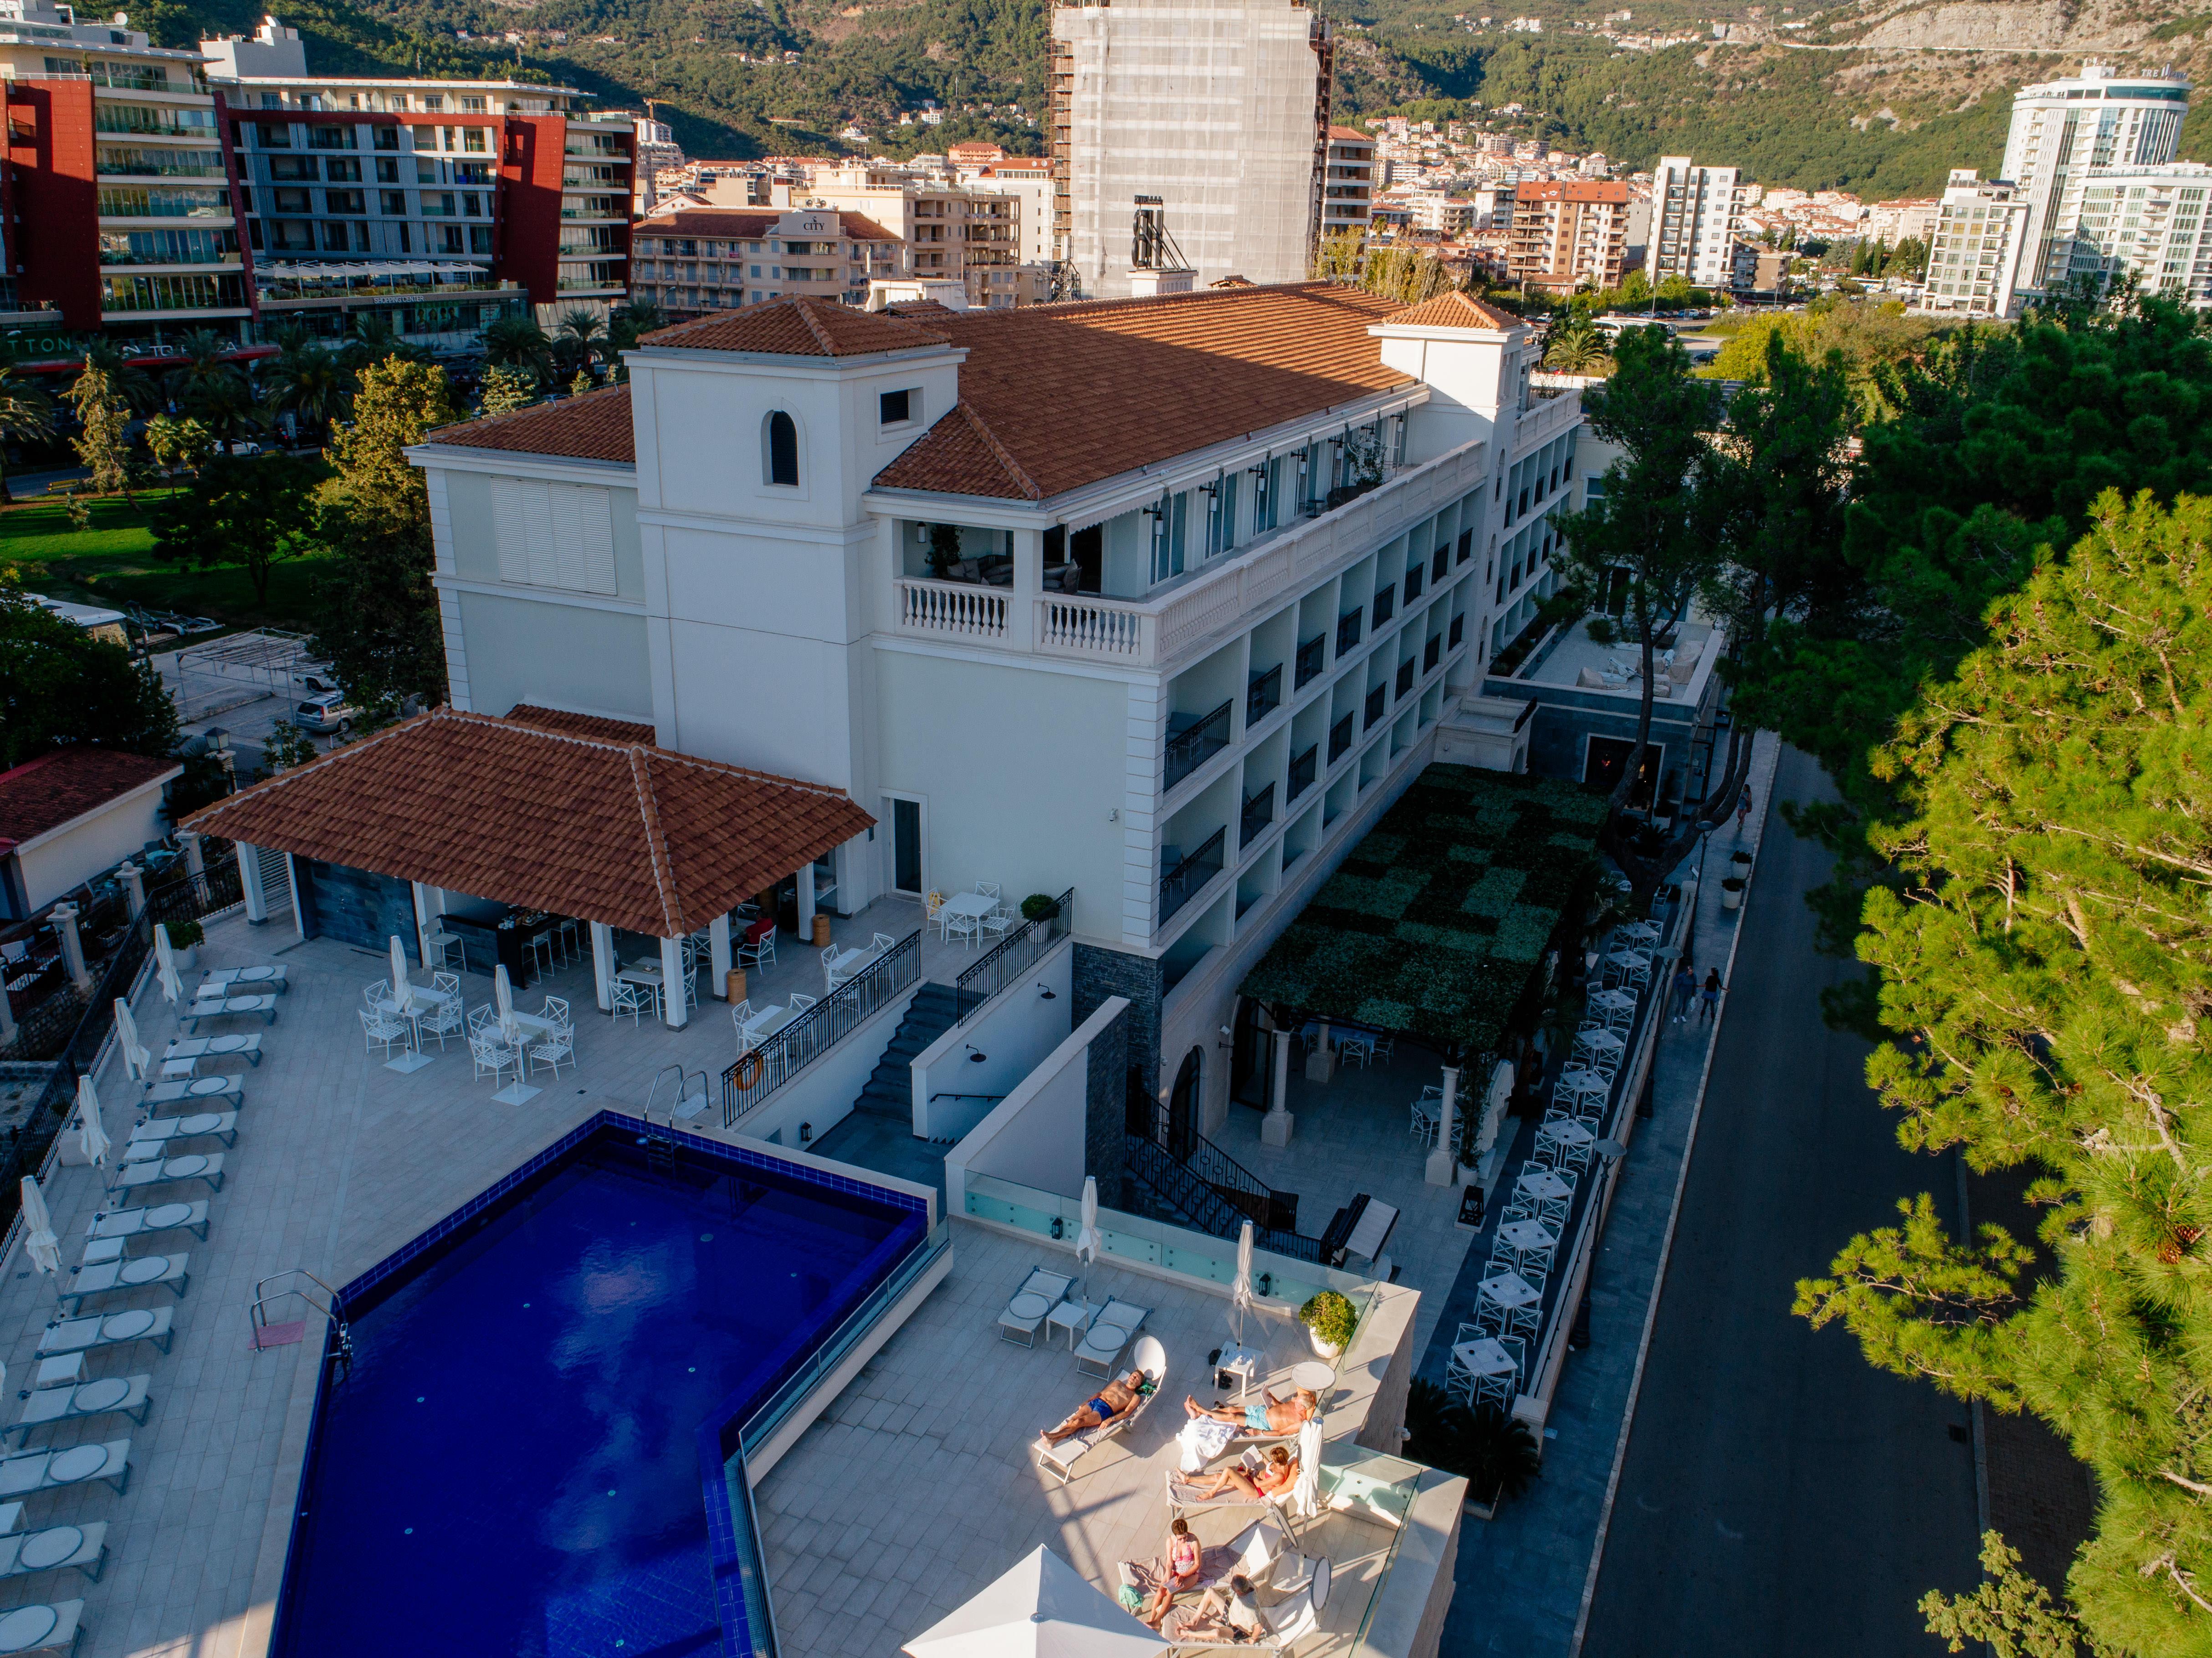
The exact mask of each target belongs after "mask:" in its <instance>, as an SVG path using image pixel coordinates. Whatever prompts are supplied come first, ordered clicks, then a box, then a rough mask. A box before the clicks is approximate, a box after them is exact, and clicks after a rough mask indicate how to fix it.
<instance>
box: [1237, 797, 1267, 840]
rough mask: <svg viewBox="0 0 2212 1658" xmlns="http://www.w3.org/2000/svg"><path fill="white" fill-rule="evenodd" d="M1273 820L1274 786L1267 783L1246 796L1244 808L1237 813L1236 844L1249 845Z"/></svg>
mask: <svg viewBox="0 0 2212 1658" xmlns="http://www.w3.org/2000/svg"><path fill="white" fill-rule="evenodd" d="M1274 821H1275V786H1274V785H1273V783H1269V784H1267V786H1264V787H1262V788H1261V789H1260V790H1259V791H1258V792H1257V793H1254V794H1251V795H1249V796H1248V797H1247V798H1246V799H1245V801H1244V809H1243V811H1241V812H1240V813H1238V814H1237V845H1238V846H1239V847H1249V846H1250V845H1251V844H1252V842H1253V841H1254V839H1255V837H1256V836H1257V835H1259V833H1260V831H1261V830H1262V829H1266V828H1267V825H1268V824H1270V823H1273V822H1274Z"/></svg>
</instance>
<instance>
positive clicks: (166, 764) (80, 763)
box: [0, 746, 184, 852]
mask: <svg viewBox="0 0 2212 1658" xmlns="http://www.w3.org/2000/svg"><path fill="white" fill-rule="evenodd" d="M183 769H184V768H183V767H181V766H179V764H178V763H177V762H175V761H173V760H156V759H155V758H153V757H152V756H148V755H143V754H127V753H125V751H124V750H121V749H94V748H86V747H82V746H80V747H76V748H69V749H56V750H54V751H53V752H52V753H51V754H42V755H40V756H37V757H36V758H34V759H30V760H26V761H25V762H23V763H22V764H21V765H20V766H15V767H12V768H9V770H7V771H0V852H4V851H7V850H8V849H9V848H10V847H16V846H20V845H21V844H22V843H23V842H24V841H35V840H36V839H38V837H39V836H40V835H44V834H46V833H47V832H48V831H49V830H51V829H59V828H61V827H62V826H63V825H64V823H71V822H73V821H74V820H76V819H77V818H79V817H83V816H84V815H85V813H87V812H88V811H97V810H98V809H99V808H100V807H101V806H104V805H107V803H108V802H109V801H111V800H119V799H122V798H123V797H124V796H125V795H126V794H128V793H131V791H132V790H133V789H137V788H143V787H144V786H146V785H147V784H149V783H151V782H155V781H157V780H160V779H162V778H167V777H173V776H176V775H177V774H179V773H180V772H181V771H183Z"/></svg>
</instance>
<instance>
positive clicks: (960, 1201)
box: [945, 996, 1129, 1215]
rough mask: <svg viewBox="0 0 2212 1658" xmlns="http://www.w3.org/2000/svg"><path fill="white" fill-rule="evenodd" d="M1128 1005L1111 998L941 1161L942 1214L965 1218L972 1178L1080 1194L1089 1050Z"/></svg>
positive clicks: (1064, 1194) (1059, 1193) (1088, 1092)
mask: <svg viewBox="0 0 2212 1658" xmlns="http://www.w3.org/2000/svg"><path fill="white" fill-rule="evenodd" d="M1128 1005H1129V1004H1128V1002H1127V999H1125V998H1123V997H1120V996H1114V997H1109V999H1107V1001H1106V1003H1105V1005H1103V1006H1102V1007H1101V1008H1100V1009H1099V1010H1098V1011H1097V1012H1096V1013H1093V1014H1092V1015H1091V1017H1089V1018H1087V1019H1085V1021H1084V1022H1083V1023H1082V1024H1081V1025H1079V1027H1077V1029H1075V1030H1073V1032H1071V1033H1070V1034H1069V1035H1068V1037H1067V1039H1066V1041H1065V1042H1061V1043H1060V1046H1059V1047H1057V1048H1054V1049H1053V1050H1052V1052H1051V1053H1050V1054H1048V1055H1047V1056H1046V1058H1045V1060H1044V1061H1043V1063H1042V1064H1040V1065H1039V1066H1036V1069H1034V1070H1033V1071H1031V1072H1030V1074H1029V1075H1028V1076H1026V1077H1024V1078H1022V1080H1021V1081H1020V1082H1019V1083H1018V1084H1016V1085H1015V1087H1014V1090H1013V1092H1012V1093H1011V1094H1009V1095H1007V1096H1006V1098H1005V1099H1004V1100H1003V1101H1001V1102H1000V1103H999V1104H997V1105H995V1106H994V1107H993V1108H991V1112H990V1114H989V1115H987V1116H986V1117H985V1118H984V1119H983V1121H981V1122H979V1123H977V1124H976V1125H975V1127H974V1128H972V1129H970V1130H969V1133H967V1134H966V1135H965V1136H964V1137H963V1139H961V1141H960V1143H959V1144H958V1145H956V1146H954V1147H953V1148H952V1149H951V1151H948V1152H946V1153H945V1212H946V1213H947V1214H951V1215H959V1214H964V1213H966V1212H967V1208H968V1186H967V1181H968V1175H969V1171H971V1170H972V1171H974V1172H975V1173H976V1174H978V1175H993V1176H994V1177H995V1178H997V1179H999V1180H1004V1181H1015V1182H1016V1183H1018V1184H1019V1185H1022V1186H1028V1187H1035V1188H1036V1189H1037V1190H1038V1191H1040V1192H1050V1193H1054V1194H1055V1195H1057V1196H1060V1197H1066V1198H1073V1197H1079V1196H1080V1195H1081V1194H1082V1192H1083V1164H1084V1150H1085V1127H1086V1120H1087V1118H1088V1116H1089V1111H1090V1099H1091V1043H1092V1042H1094V1041H1096V1040H1097V1038H1098V1037H1099V1036H1100V1035H1103V1034H1104V1033H1105V1031H1106V1030H1107V1029H1109V1027H1111V1026H1112V1024H1113V1023H1114V1021H1115V1019H1116V1018H1118V1017H1120V1016H1121V1013H1122V1012H1123V1011H1126V1010H1127V1007H1128ZM976 1068H977V1069H978V1070H981V1068H982V1067H981V1066H977V1067H976Z"/></svg>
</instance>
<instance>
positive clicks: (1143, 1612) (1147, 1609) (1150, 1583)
mask: <svg viewBox="0 0 2212 1658" xmlns="http://www.w3.org/2000/svg"><path fill="white" fill-rule="evenodd" d="M1204 1559H1205V1551H1204V1550H1202V1549H1201V1548H1200V1546H1199V1543H1198V1539H1197V1538H1195V1537H1194V1536H1192V1535H1191V1531H1190V1521H1188V1520H1185V1519H1184V1518H1183V1517H1182V1515H1176V1519H1175V1521H1174V1523H1173V1524H1171V1525H1170V1526H1169V1527H1168V1552H1167V1554H1166V1556H1165V1558H1163V1559H1162V1560H1161V1561H1159V1562H1158V1564H1146V1565H1142V1566H1135V1567H1133V1568H1132V1569H1131V1571H1130V1576H1132V1577H1133V1578H1134V1579H1135V1580H1136V1584H1137V1587H1138V1588H1141V1589H1149V1590H1150V1591H1151V1593H1150V1594H1147V1595H1146V1598H1145V1601H1144V1604H1143V1605H1142V1606H1139V1607H1138V1608H1137V1616H1138V1617H1139V1619H1142V1620H1143V1621H1144V1622H1146V1623H1147V1624H1150V1625H1152V1627H1153V1628H1154V1629H1158V1627H1159V1626H1160V1619H1163V1618H1164V1617H1166V1616H1167V1615H1168V1608H1169V1607H1170V1606H1173V1605H1174V1604H1175V1598H1176V1595H1177V1594H1182V1593H1183V1592H1185V1591H1187V1590H1189V1589H1194V1588H1197V1587H1198V1584H1199V1580H1200V1578H1201V1577H1202V1576H1205V1574H1204V1572H1203V1571H1202V1570H1200V1566H1201V1564H1202V1563H1203V1561H1204Z"/></svg>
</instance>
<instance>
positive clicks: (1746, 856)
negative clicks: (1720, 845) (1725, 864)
mask: <svg viewBox="0 0 2212 1658" xmlns="http://www.w3.org/2000/svg"><path fill="white" fill-rule="evenodd" d="M1729 862H1730V863H1731V864H1736V865H1741V868H1739V869H1738V870H1737V871H1736V873H1737V874H1739V875H1741V873H1743V871H1744V870H1747V869H1749V868H1750V867H1751V854H1750V853H1747V852H1743V851H1741V850H1739V851H1735V852H1732V853H1729Z"/></svg>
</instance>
